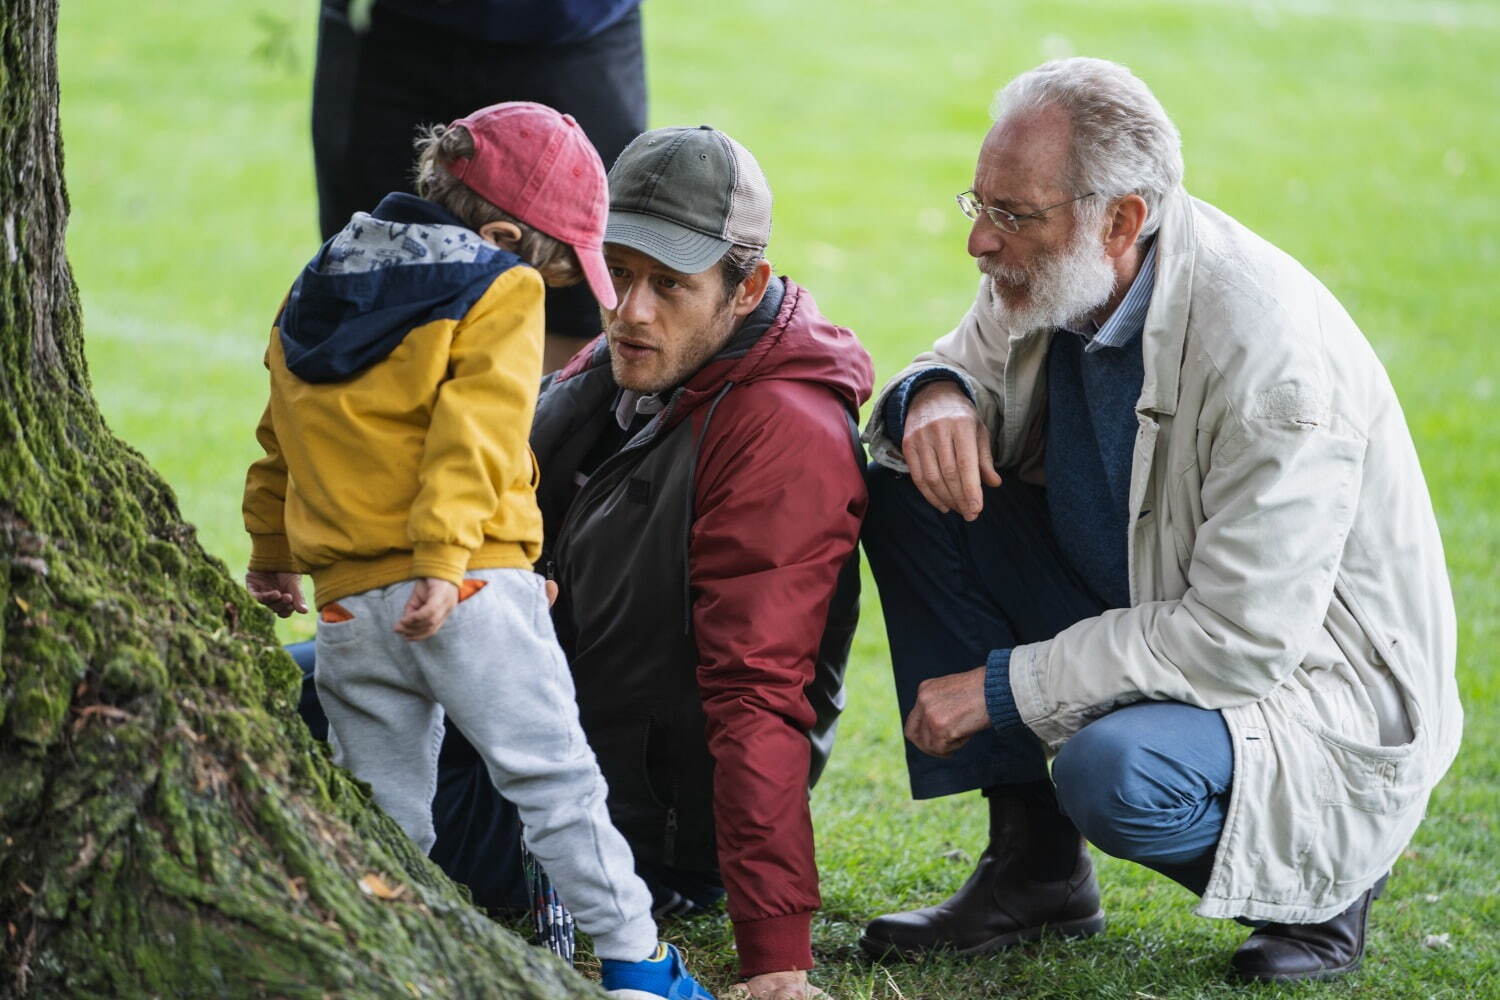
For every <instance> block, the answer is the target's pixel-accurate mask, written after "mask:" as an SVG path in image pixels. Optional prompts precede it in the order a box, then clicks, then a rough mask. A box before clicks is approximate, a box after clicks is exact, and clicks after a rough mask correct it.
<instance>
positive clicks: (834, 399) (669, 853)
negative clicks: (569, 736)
mask: <svg viewBox="0 0 1500 1000" xmlns="http://www.w3.org/2000/svg"><path fill="white" fill-rule="evenodd" d="M873 376H874V371H873V368H872V366H871V364H870V357H869V355H868V354H867V353H866V352H865V350H864V348H863V347H862V346H860V343H859V341H858V340H857V339H856V338H855V336H854V334H853V333H851V332H850V331H849V330H846V329H844V328H843V327H839V326H835V325H833V324H832V323H830V322H828V321H827V320H825V319H824V318H823V317H822V316H821V315H820V314H819V313H818V310H817V306H816V305H815V304H814V303H813V300H812V296H811V295H810V294H809V293H808V292H807V291H806V290H804V289H802V288H799V287H798V286H797V285H795V284H794V283H792V282H791V281H790V280H786V279H779V280H773V281H772V282H771V288H770V289H769V290H768V292H767V298H766V301H764V302H762V304H761V307H760V308H759V309H757V310H756V311H755V312H754V313H752V314H751V315H750V316H748V317H747V318H746V319H745V321H744V322H743V323H742V324H741V326H740V328H739V330H738V331H737V332H736V333H735V334H734V335H733V336H732V337H731V339H730V341H729V343H728V344H727V345H726V347H725V348H724V350H723V351H722V352H721V353H720V354H719V355H718V356H717V357H715V358H714V359H712V360H711V361H710V362H709V363H708V364H707V365H705V366H704V367H703V368H702V369H700V370H699V371H698V373H697V374H696V375H694V376H693V377H692V378H691V379H689V380H688V382H687V383H686V384H685V385H683V386H680V387H679V388H677V389H676V390H673V391H671V392H669V393H663V394H662V401H663V403H664V408H663V409H662V410H661V412H660V413H658V414H656V415H655V416H654V417H651V418H650V419H649V421H648V422H646V423H645V424H644V426H641V427H632V429H631V432H629V433H627V432H622V431H621V430H620V429H619V424H618V423H617V420H616V415H615V408H616V404H617V402H618V399H619V395H620V394H619V387H618V386H617V385H616V384H615V382H614V379H613V378H612V376H611V374H610V367H609V357H608V348H607V345H606V344H605V342H604V340H603V338H600V339H599V340H598V341H596V342H595V343H594V344H592V345H591V346H590V347H589V348H588V349H586V350H585V351H583V352H581V353H580V354H579V355H578V356H577V357H576V358H574V359H573V361H572V362H571V363H570V364H569V365H568V367H567V368H565V369H564V370H563V371H562V372H560V373H558V374H557V376H555V377H554V378H552V379H551V380H549V383H548V384H547V385H545V386H544V387H543V392H542V396H541V399H540V400H539V402H538V404H537V415H536V421H535V423H534V425H533V433H532V448H533V449H534V450H535V452H536V454H537V458H538V460H539V463H540V465H541V468H542V480H541V484H540V486H539V488H538V497H539V499H540V501H541V504H542V510H543V515H544V519H545V522H546V526H547V540H546V558H547V559H548V560H550V562H551V565H552V569H553V572H554V573H555V575H556V577H557V580H558V584H559V587H560V592H561V595H562V596H561V598H560V599H559V601H558V604H557V607H556V608H555V609H554V621H555V622H556V625H557V631H558V637H559V639H560V641H561V642H562V644H563V648H564V649H565V650H566V651H567V653H568V659H569V663H570V664H571V666H572V669H573V673H574V679H575V683H576V687H577V690H578V702H579V709H580V715H581V718H582V720H583V726H584V730H585V731H586V732H587V733H588V736H589V742H590V744H591V745H592V746H593V748H594V751H595V753H596V755H597V756H598V758H599V763H600V766H601V768H602V770H603V771H604V775H605V778H606V780H607V781H608V783H609V789H610V797H609V806H610V813H611V816H612V818H613V819H614V822H615V824H616V825H617V826H618V827H619V828H620V830H621V832H622V833H624V834H625V836H626V838H627V839H628V840H629V841H630V844H631V847H632V849H633V850H635V852H636V854H637V856H638V857H640V858H643V859H645V860H647V861H649V862H652V863H654V864H658V865H665V866H668V867H674V868H678V869H685V870H694V871H703V872H711V871H715V870H717V871H718V872H719V873H720V874H721V875H722V878H723V881H724V885H725V888H726V889H727V891H728V905H729V915H730V918H731V919H732V920H733V922H734V928H735V938H736V942H737V944H738V947H739V954H740V965H741V972H742V973H743V974H744V975H747V976H749V975H756V974H759V973H762V972H772V971H778V970H790V969H806V968H810V967H811V966H812V950H811V944H810V927H811V922H812V913H813V911H814V910H816V909H817V907H818V905H819V896H818V875H817V867H816V865H815V863H814V860H813V834H812V818H811V814H810V811H809V806H808V789H809V787H810V784H811V782H812V781H813V780H815V779H816V776H817V773H818V772H819V771H820V770H821V767H822V763H823V762H824V761H825V760H826V757H827V752H828V749H829V747H830V746H831V742H832V736H833V726H834V722H835V720H836V718H837V715H838V712H839V710H840V709H841V708H842V706H843V670H844V664H845V662H846V660H847V657H848V650H849V643H850V640H851V638H852V636H853V631H854V624H855V621H856V619H857V615H858V560H857V556H856V554H855V552H856V548H855V546H856V542H857V540H858V537H859V526H860V522H861V519H862V518H863V516H864V511H865V503H866V493H865V486H864V478H863V468H862V466H863V457H862V454H861V453H860V450H859V444H858V440H857V436H856V423H855V421H856V417H857V412H858V408H859V405H860V403H862V402H863V401H864V400H865V399H866V398H868V397H869V394H870V389H871V385H872V380H873ZM610 435H613V436H614V437H612V438H611V437H609V436H610ZM619 442H624V443H623V446H617V445H618V443H619ZM601 454H606V455H608V456H609V457H607V458H605V459H604V460H603V461H602V463H600V464H598V465H597V467H594V468H590V469H589V470H588V472H589V474H588V475H587V476H586V477H585V476H584V475H583V474H582V473H581V472H580V469H581V468H582V467H584V466H588V465H592V464H593V463H594V462H596V461H598V458H599V456H600V455H601Z"/></svg>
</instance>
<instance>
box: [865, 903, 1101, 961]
mask: <svg viewBox="0 0 1500 1000" xmlns="http://www.w3.org/2000/svg"><path fill="white" fill-rule="evenodd" d="M1103 930H1104V911H1103V910H1100V911H1099V912H1097V913H1095V914H1093V915H1092V916H1088V917H1080V918H1079V919H1077V920H1064V921H1060V922H1058V923H1055V924H1040V925H1038V926H1036V927H1023V928H1021V929H1020V930H1018V931H1011V932H1010V933H1008V934H1000V935H997V936H996V937H992V938H990V939H989V940H988V941H984V942H982V943H980V944H976V945H971V946H969V947H968V948H954V947H952V946H950V945H938V946H936V947H932V948H903V947H901V946H900V945H897V944H892V943H891V942H889V941H881V940H879V939H878V938H872V937H870V936H869V935H864V934H862V935H860V938H859V947H860V950H861V951H863V952H864V953H865V954H866V955H868V956H869V957H871V958H873V959H891V958H896V959H901V960H902V961H907V962H911V961H916V960H917V959H920V958H923V957H925V956H927V955H938V954H950V955H963V956H970V955H987V954H990V953H991V952H996V951H1004V950H1005V949H1006V948H1010V947H1014V946H1015V945H1018V944H1024V943H1026V942H1028V941H1037V940H1040V939H1041V938H1044V937H1063V938H1086V937H1093V936H1094V935H1095V934H1098V933H1100V932H1102V931H1103Z"/></svg>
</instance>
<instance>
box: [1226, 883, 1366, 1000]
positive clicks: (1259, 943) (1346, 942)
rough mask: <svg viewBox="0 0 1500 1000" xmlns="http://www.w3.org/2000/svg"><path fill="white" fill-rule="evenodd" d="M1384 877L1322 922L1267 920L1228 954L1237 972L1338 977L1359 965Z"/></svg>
mask: <svg viewBox="0 0 1500 1000" xmlns="http://www.w3.org/2000/svg"><path fill="white" fill-rule="evenodd" d="M1384 889H1385V877H1384V876H1382V877H1381V879H1380V881H1379V882H1376V883H1375V884H1374V885H1373V886H1372V887H1370V888H1369V889H1367V890H1365V894H1364V895H1363V896H1360V897H1359V898H1358V899H1356V900H1355V901H1354V903H1353V904H1352V905H1351V906H1350V907H1349V908H1348V909H1347V910H1345V911H1344V912H1343V913H1340V914H1339V915H1338V916H1336V917H1333V918H1332V919H1330V920H1325V921H1323V922H1322V923H1321V924H1266V925H1265V926H1264V927H1261V928H1258V929H1257V930H1256V931H1255V932H1254V933H1252V934H1251V935H1250V937H1249V938H1248V939H1246V941H1245V943H1244V944H1242V945H1240V947H1239V949H1238V950H1237V951H1236V952H1235V953H1234V957H1233V958H1232V959H1230V965H1231V966H1232V968H1233V969H1234V973H1235V975H1236V976H1238V977H1239V978H1241V979H1248V980H1251V981H1252V982H1261V983H1267V982H1283V983H1284V982H1293V981H1296V980H1299V979H1335V978H1337V977H1339V976H1343V975H1346V974H1348V973H1350V972H1353V971H1354V970H1355V969H1357V968H1359V963H1360V962H1361V961H1363V960H1364V957H1365V927H1366V925H1367V924H1368V923H1369V919H1370V904H1371V903H1372V902H1374V901H1375V900H1377V899H1379V898H1380V894H1381V892H1382V891H1384Z"/></svg>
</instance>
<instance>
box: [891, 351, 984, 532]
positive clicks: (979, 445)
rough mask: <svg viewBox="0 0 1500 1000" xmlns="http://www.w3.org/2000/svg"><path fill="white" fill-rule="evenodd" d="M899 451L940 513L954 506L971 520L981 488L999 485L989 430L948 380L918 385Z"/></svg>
mask: <svg viewBox="0 0 1500 1000" xmlns="http://www.w3.org/2000/svg"><path fill="white" fill-rule="evenodd" d="M901 452H902V455H903V457H904V458H905V459H906V467H907V468H908V469H909V470H911V481H912V482H913V483H914V484H915V485H916V487H917V489H918V490H921V492H922V496H924V497H926V498H927V502H928V503H930V504H932V505H933V506H934V507H936V508H937V509H938V510H940V511H942V512H943V513H944V514H946V513H948V512H949V511H950V510H956V511H958V513H959V514H960V515H961V516H962V517H963V519H964V520H965V521H972V520H974V519H975V518H976V517H978V516H979V512H980V511H981V510H983V509H984V493H983V490H982V487H983V486H999V485H1000V474H999V473H998V472H996V471H995V460H994V458H993V456H991V455H990V434H989V430H988V428H986V427H985V426H984V421H982V420H980V419H979V411H978V410H976V409H975V408H974V404H973V403H971V402H969V397H968V396H966V395H964V391H963V390H962V389H960V388H959V387H958V386H957V385H955V384H954V383H953V382H950V381H948V380H947V379H944V380H942V381H938V382H933V383H931V384H930V385H925V386H923V387H922V388H920V389H918V390H917V394H916V396H914V397H913V398H912V401H911V404H910V405H909V406H908V407H907V409H906V434H905V437H903V438H902V440H901Z"/></svg>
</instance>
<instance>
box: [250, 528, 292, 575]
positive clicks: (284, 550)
mask: <svg viewBox="0 0 1500 1000" xmlns="http://www.w3.org/2000/svg"><path fill="white" fill-rule="evenodd" d="M294 567H295V563H294V562H293V560H292V546H291V543H290V542H288V541H287V537H286V536H285V535H251V536H250V572H252V573H295V572H296V569H295V568H294Z"/></svg>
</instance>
